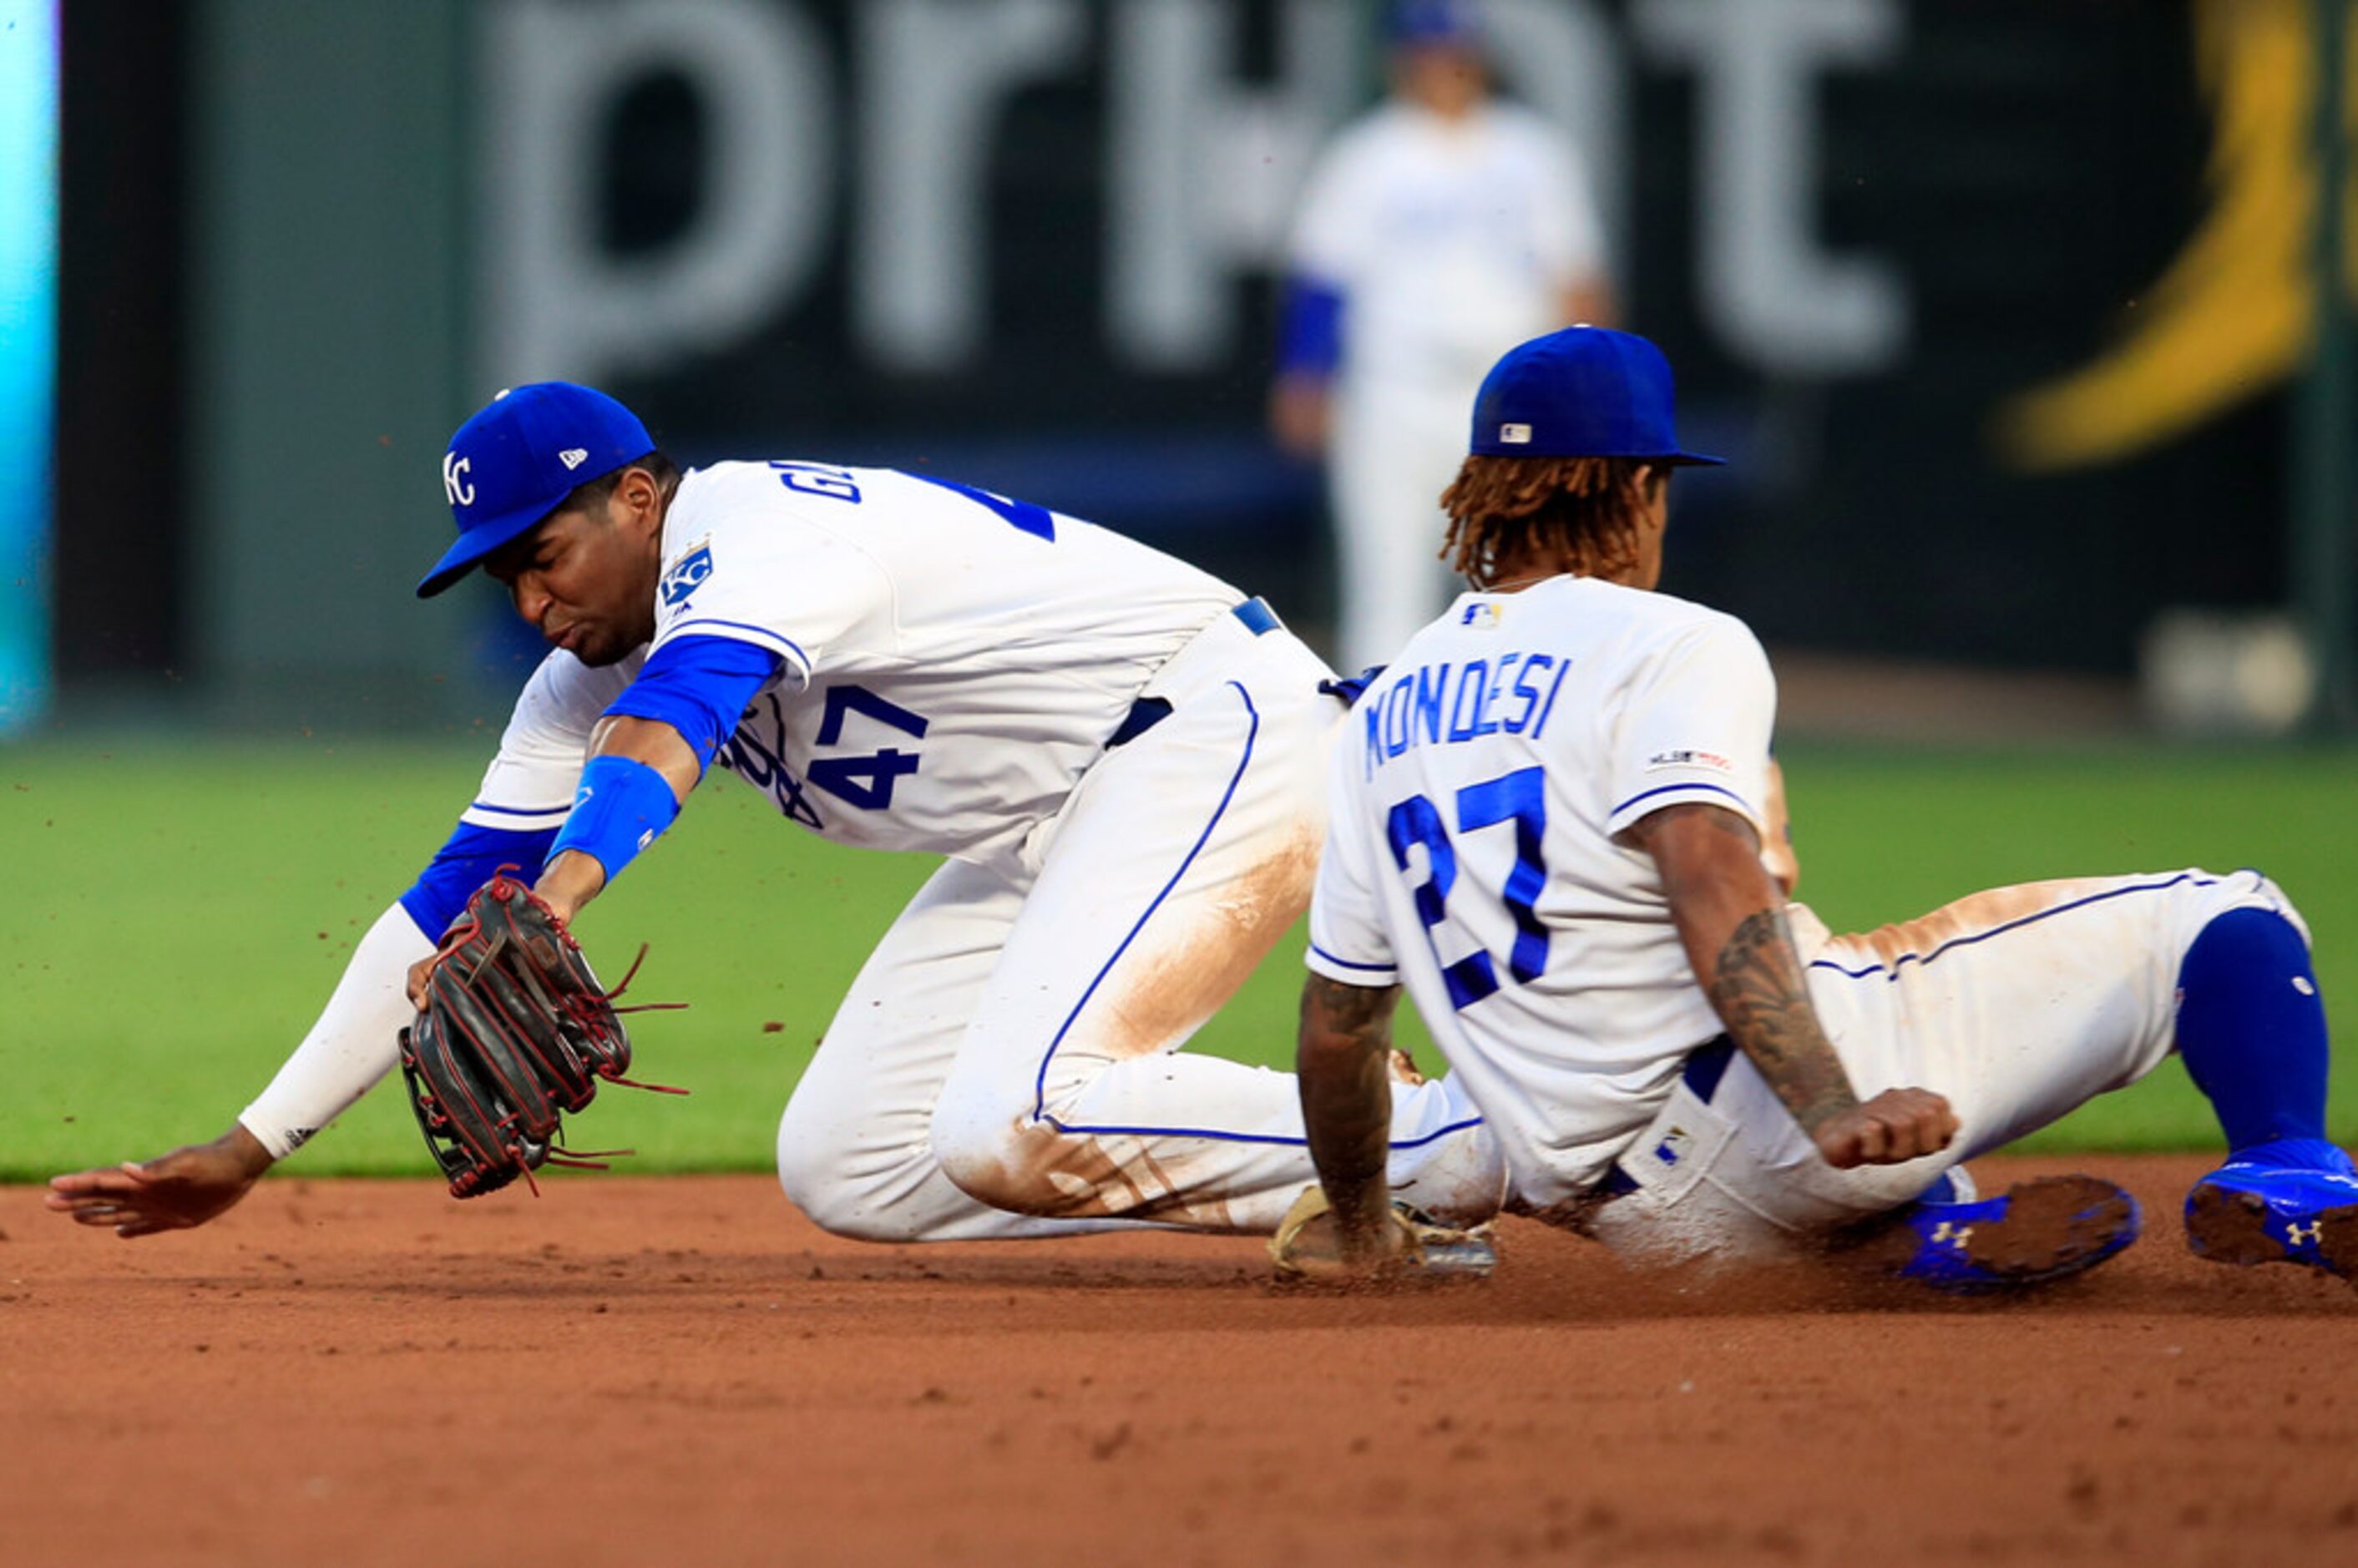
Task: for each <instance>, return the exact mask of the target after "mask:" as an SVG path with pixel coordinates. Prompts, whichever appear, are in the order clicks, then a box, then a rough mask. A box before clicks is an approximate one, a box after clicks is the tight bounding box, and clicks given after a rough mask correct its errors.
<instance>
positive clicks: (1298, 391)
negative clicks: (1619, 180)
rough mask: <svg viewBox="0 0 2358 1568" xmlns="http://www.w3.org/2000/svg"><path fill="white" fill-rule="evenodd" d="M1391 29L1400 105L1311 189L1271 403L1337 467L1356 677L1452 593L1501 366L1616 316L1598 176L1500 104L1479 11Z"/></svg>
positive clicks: (1330, 484)
mask: <svg viewBox="0 0 2358 1568" xmlns="http://www.w3.org/2000/svg"><path fill="white" fill-rule="evenodd" d="M1388 33H1389V38H1390V46H1391V48H1390V77H1391V96H1390V100H1389V101H1388V102H1386V103H1383V104H1382V105H1381V106H1380V107H1379V108H1377V109H1375V110H1374V111H1373V112H1371V113H1370V114H1368V115H1367V116H1366V117H1364V118H1363V119H1360V120H1358V121H1357V122H1356V123H1354V124H1350V125H1348V126H1347V127H1345V128H1344V130H1343V131H1342V132H1341V133H1340V134H1339V135H1336V138H1335V140H1334V142H1333V143H1332V144H1331V145H1330V146H1328V147H1327V148H1326V150H1325V152H1324V153H1323V154H1322V155H1321V156H1320V158H1319V160H1318V163H1317V165H1316V167H1315V168H1314V170H1313V172H1312V174H1311V177H1310V180H1309V183H1308V186H1307V189H1305V191H1304V193H1303V205H1302V211H1301V213H1300V216H1299V218H1298V219H1297V221H1296V226H1295V229H1294V233H1293V241H1292V243H1291V245H1290V247H1289V254H1288V256H1287V260H1286V265H1287V271H1288V277H1287V283H1286V290H1285V302H1284V306H1283V322H1282V336H1281V341H1280V348H1279V355H1278V377H1277V382H1276V385H1275V386H1274V387H1273V388H1272V390H1271V399H1270V417H1271V429H1272V433H1273V434H1274V435H1275V437H1276V438H1277V441H1278V444H1279V445H1280V446H1282V447H1283V448H1284V449H1286V450H1288V451H1290V452H1293V453H1294V454H1295V455H1296V456H1299V457H1303V458H1309V459H1316V458H1322V457H1323V458H1324V459H1325V461H1326V465H1327V495H1328V506H1329V510H1330V512H1331V513H1332V515H1333V517H1334V524H1335V547H1336V560H1337V567H1338V579H1339V580H1338V603H1337V622H1336V637H1335V641H1336V663H1337V664H1338V665H1340V666H1341V667H1342V668H1343V669H1344V670H1345V671H1347V672H1348V671H1353V670H1357V669H1360V668H1362V667H1364V666H1365V665H1371V664H1375V663H1378V662H1379V661H1381V660H1382V659H1384V658H1385V657H1387V656H1388V655H1390V654H1391V653H1392V652H1393V651H1394V650H1396V649H1398V648H1399V646H1400V645H1401V643H1403V642H1405V641H1407V639H1408V637H1409V635H1410V633H1413V632H1414V631H1415V630H1416V629H1417V628H1418V627H1419V626H1422V625H1423V624H1424V622H1426V621H1428V620H1430V619H1431V618H1432V617H1433V613H1434V612H1435V611H1438V610H1439V609H1440V607H1441V606H1442V605H1443V604H1444V603H1445V602H1447V600H1448V599H1449V596H1450V594H1451V593H1452V592H1453V591H1454V589H1453V587H1452V579H1450V577H1449V575H1448V573H1447V571H1446V569H1445V568H1443V567H1442V565H1441V564H1440V563H1439V562H1438V561H1437V560H1435V559H1434V558H1433V538H1434V536H1435V535H1436V533H1437V531H1438V528H1439V524H1440V514H1439V512H1438V510H1437V506H1438V497H1439V496H1440V494H1441V491H1442V487H1443V486H1444V485H1445V484H1447V483H1448V482H1449V476H1450V475H1451V474H1452V473H1454V472H1455V470H1456V467H1457V460H1458V459H1459V457H1461V456H1462V455H1463V454H1462V452H1461V451H1460V450H1459V443H1458V440H1457V434H1458V432H1459V431H1460V430H1461V429H1462V428H1463V427H1464V423H1465V418H1466V405H1467V404H1468V403H1469V402H1470V401H1471V400H1472V398H1473V395H1474V389H1475V388H1476V386H1478V385H1480V384H1481V381H1482V373H1483V372H1485V371H1486V370H1487V369H1488V368H1489V367H1490V363H1491V362H1492V361H1493V360H1495V359H1497V358H1498V355H1499V354H1501V353H1503V352H1505V351H1506V350H1507V349H1508V348H1509V347H1510V346H1512V345H1513V344H1515V343H1517V342H1520V341H1522V340H1523V339H1525V338H1529V337H1531V336H1533V335H1535V334H1537V333H1540V332H1543V331H1546V330H1548V329H1549V328H1551V327H1559V326H1563V325H1565V324H1567V323H1569V322H1574V321H1591V322H1605V321H1609V320H1610V319H1612V303H1611V298H1610V295H1609V292H1608V288H1607V285H1606V275H1605V257H1604V238H1603V234H1602V232H1601V231H1600V227H1599V223H1598V220H1597V215H1596V211H1595V202H1594V200H1593V199H1592V197H1591V195H1590V191H1589V183H1588V177H1587V174H1586V172H1585V169H1584V168H1583V167H1582V164H1581V162H1580V158H1579V157H1578V155H1577V153H1576V151H1575V150H1574V148H1573V147H1572V146H1571V145H1570V144H1569V143H1568V142H1567V140H1566V139H1565V137H1564V135H1563V132H1562V131H1560V130H1559V129H1558V128H1557V127H1556V126H1554V125H1552V124H1549V123H1548V122H1547V121H1545V120H1543V119H1541V117H1540V116H1539V115H1537V114H1532V113H1531V111H1529V110H1526V109H1523V108H1520V107H1519V106H1517V105H1514V104H1510V103H1499V102H1497V101H1496V100H1494V99H1493V98H1492V97H1491V96H1490V93H1489V90H1488V85H1487V81H1486V79H1485V74H1484V66H1483V61H1482V54H1481V48H1482V38H1481V28H1480V24H1479V18H1478V17H1477V16H1476V11H1475V8H1474V6H1473V5H1471V4H1469V3H1468V0H1406V3H1403V4H1400V5H1394V6H1393V7H1392V8H1391V11H1390V19H1389V23H1388Z"/></svg>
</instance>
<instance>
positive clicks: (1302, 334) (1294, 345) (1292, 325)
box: [1277, 276, 1343, 375]
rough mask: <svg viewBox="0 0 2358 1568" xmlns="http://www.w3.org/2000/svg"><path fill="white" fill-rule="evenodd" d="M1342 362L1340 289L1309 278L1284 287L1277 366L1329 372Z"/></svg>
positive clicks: (1308, 372)
mask: <svg viewBox="0 0 2358 1568" xmlns="http://www.w3.org/2000/svg"><path fill="white" fill-rule="evenodd" d="M1342 362H1343V291H1342V290H1341V289H1339V288H1336V287H1333V286H1332V285H1330V284H1325V283H1321V282H1319V281H1318V280H1317V279H1315V278H1311V277H1299V276H1297V277H1294V278H1292V279H1289V280H1288V281H1287V283H1286V286H1285V302H1284V304H1283V306H1282V308H1281V314H1280V316H1279V324H1278V339H1277V368H1278V369H1279V370H1281V371H1284V372H1287V373H1302V374H1306V375H1332V374H1334V373H1335V369H1336V366H1338V365H1340V364H1341V363H1342Z"/></svg>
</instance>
